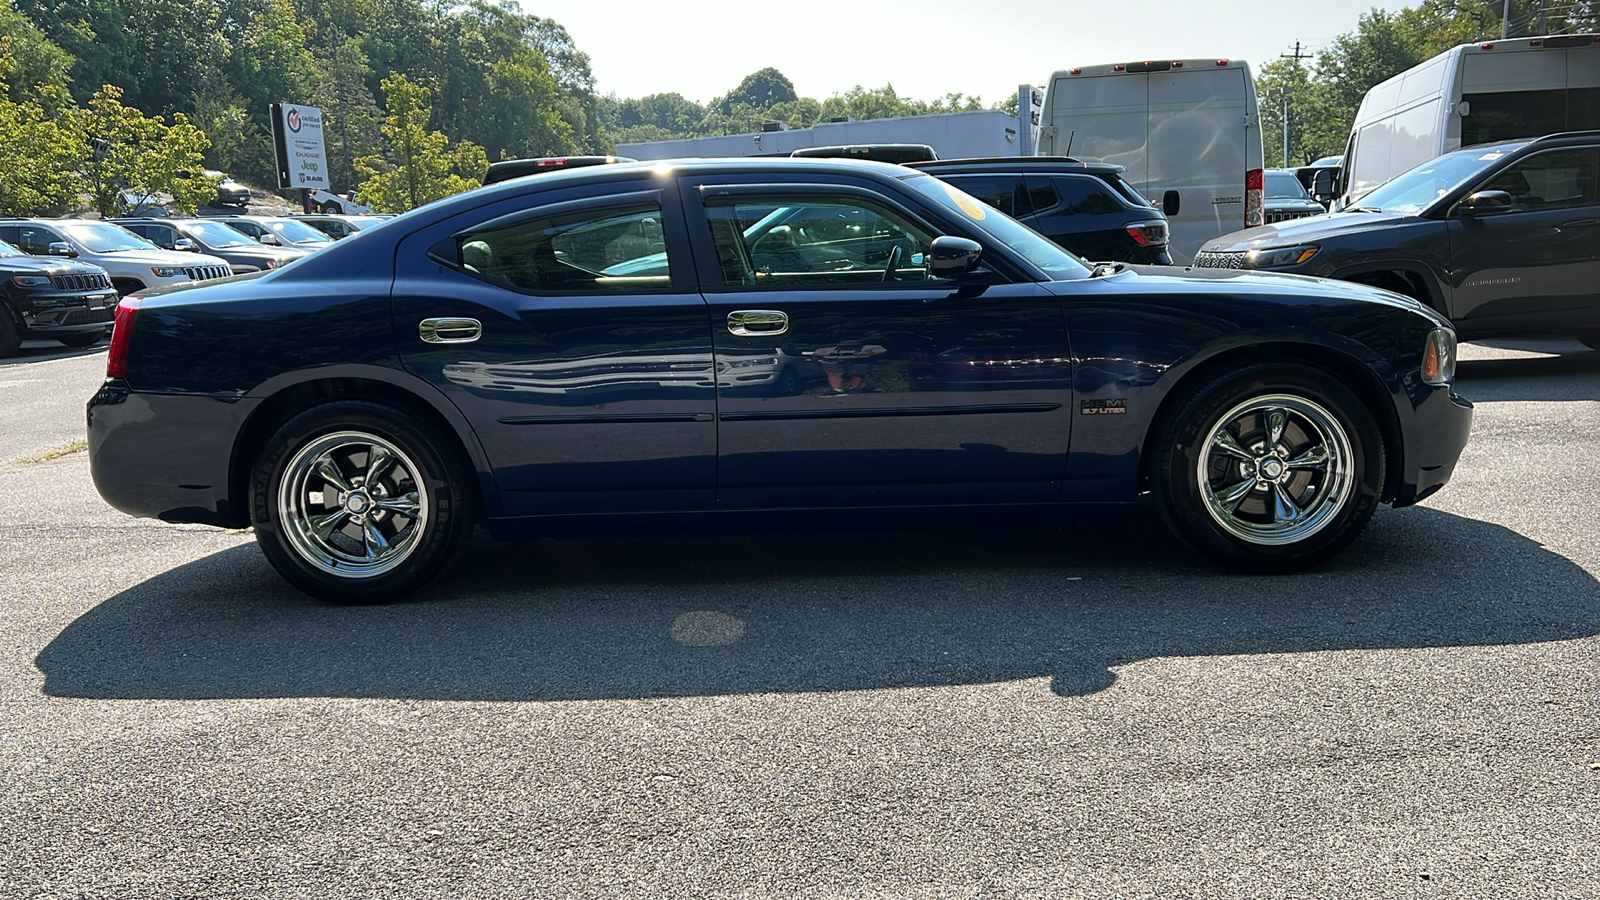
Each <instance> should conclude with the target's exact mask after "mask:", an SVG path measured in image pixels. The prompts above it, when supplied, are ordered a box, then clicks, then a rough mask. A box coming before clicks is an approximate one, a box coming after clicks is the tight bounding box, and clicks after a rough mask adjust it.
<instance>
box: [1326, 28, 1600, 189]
mask: <svg viewBox="0 0 1600 900" xmlns="http://www.w3.org/2000/svg"><path fill="white" fill-rule="evenodd" d="M1595 128H1600V43H1596V36H1595V35H1592V34H1568V35H1560V36H1554V37H1533V38H1511V39H1509V40H1504V41H1484V42H1482V43H1478V44H1463V45H1461V46H1459V47H1452V48H1451V49H1449V50H1446V51H1445V52H1443V53H1441V54H1439V55H1438V56H1435V57H1434V58H1432V59H1430V60H1428V61H1427V62H1424V63H1420V64H1418V65H1416V66H1414V67H1412V68H1410V69H1407V70H1406V71H1404V72H1401V73H1400V74H1399V75H1396V76H1394V77H1393V78H1391V79H1389V80H1388V81H1385V82H1382V83H1381V84H1377V85H1374V86H1373V87H1372V89H1371V90H1369V91H1367V95H1366V97H1364V98H1362V100H1361V108H1360V109H1359V110H1357V111H1356V118H1355V122H1354V124H1353V125H1352V126H1351V129H1350V141H1349V143H1348V144H1347V146H1346V149H1345V154H1344V166H1345V189H1344V193H1343V197H1342V198H1341V201H1340V202H1341V205H1349V204H1351V203H1353V202H1354V201H1356V200H1358V199H1359V198H1360V197H1361V195H1362V194H1365V193H1367V192H1368V191H1370V190H1372V189H1373V188H1375V187H1377V186H1378V185H1380V184H1383V183H1384V182H1385V181H1388V180H1389V179H1391V178H1393V177H1394V176H1396V175H1399V174H1400V173H1401V172H1405V171H1408V170H1410V169H1413V168H1415V167H1416V166H1419V165H1421V164H1423V163H1425V162H1427V161H1428V160H1430V159H1433V158H1434V157H1436V156H1439V155H1440V154H1443V153H1449V152H1450V151H1451V150H1457V149H1460V148H1461V147H1470V146H1472V145H1473V144H1484V143H1488V142H1490V141H1500V140H1507V139H1510V138H1532V137H1541V136H1543V135H1547V134H1556V133H1558V132H1563V131H1587V130H1590V129H1595Z"/></svg>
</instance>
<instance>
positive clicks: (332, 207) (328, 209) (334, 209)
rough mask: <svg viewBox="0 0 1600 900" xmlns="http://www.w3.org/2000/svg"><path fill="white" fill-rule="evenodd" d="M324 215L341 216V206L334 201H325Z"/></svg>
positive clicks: (323, 205) (323, 206) (323, 204)
mask: <svg viewBox="0 0 1600 900" xmlns="http://www.w3.org/2000/svg"><path fill="white" fill-rule="evenodd" d="M322 214H323V215H325V216H335V215H338V214H339V204H337V203H335V202H333V201H332V200H324V201H323V202H322Z"/></svg>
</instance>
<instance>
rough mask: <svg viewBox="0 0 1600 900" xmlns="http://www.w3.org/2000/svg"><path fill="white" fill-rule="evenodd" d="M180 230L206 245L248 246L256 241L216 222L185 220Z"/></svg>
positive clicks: (217, 247)
mask: <svg viewBox="0 0 1600 900" xmlns="http://www.w3.org/2000/svg"><path fill="white" fill-rule="evenodd" d="M180 230H181V231H182V232H183V233H184V234H186V235H188V236H189V237H192V238H194V239H195V240H197V241H199V242H200V243H202V244H205V245H206V246H207V247H214V248H216V249H219V250H220V249H222V248H224V247H249V246H253V245H254V244H255V243H256V242H255V241H252V240H250V239H249V238H247V237H245V236H244V235H243V234H240V233H239V232H237V231H235V230H233V229H232V228H229V227H228V226H226V225H220V224H218V223H216V222H185V223H184V224H183V225H182V226H181V228H180Z"/></svg>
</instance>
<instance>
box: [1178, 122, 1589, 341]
mask: <svg viewBox="0 0 1600 900" xmlns="http://www.w3.org/2000/svg"><path fill="white" fill-rule="evenodd" d="M1194 265H1195V266H1196V267H1201V268H1205V267H1210V268H1228V269H1262V270H1267V271H1272V272H1293V273H1296V274H1300V275H1320V276H1323V277H1327V278H1342V279H1344V280H1346V281H1356V282H1361V283H1363V284H1371V285H1377V286H1378V287H1383V288H1388V289H1389V290H1392V291H1396V292H1398V293H1402V294H1406V295H1409V296H1411V297H1415V298H1416V299H1418V300H1421V301H1422V302H1424V303H1426V304H1428V305H1429V306H1431V307H1433V308H1434V309H1436V310H1438V311H1439V312H1441V313H1443V314H1444V315H1446V316H1448V317H1449V318H1450V320H1451V321H1452V322H1454V323H1455V327H1456V330H1457V332H1458V333H1459V335H1460V337H1461V338H1462V339H1463V340H1469V341H1470V340H1476V339H1479V338H1488V337H1500V336H1517V335H1526V336H1554V337H1575V338H1577V339H1579V340H1581V341H1583V342H1584V343H1585V344H1588V345H1589V346H1591V347H1595V348H1597V349H1600V132H1597V131H1590V132H1578V133H1572V134H1557V135H1551V136H1549V137H1543V138H1538V139H1522V140H1514V141H1500V142H1498V143H1493V144H1482V145H1479V146H1476V147H1467V148H1464V149H1461V150H1455V151H1452V152H1450V153H1446V154H1444V155H1443V156H1439V157H1436V158H1434V159H1431V160H1429V161H1428V162H1425V163H1423V164H1422V165H1420V166H1418V167H1416V168H1415V169H1412V170H1411V171H1409V172H1406V173H1404V174H1402V175H1398V176H1396V177H1395V178H1393V179H1392V180H1390V181H1388V182H1386V183H1384V184H1382V185H1380V186H1378V187H1377V188H1375V189H1373V190H1372V191H1371V192H1370V193H1368V194H1366V195H1365V196H1363V197H1361V198H1359V199H1357V200H1356V201H1355V202H1354V203H1352V204H1351V205H1350V207H1348V208H1346V209H1344V210H1341V211H1339V212H1336V213H1332V214H1329V215H1326V216H1317V217H1315V218H1309V219H1296V220H1292V221H1288V222H1281V223H1278V224H1276V225H1265V226H1262V227H1259V228H1250V229H1246V230H1244V231H1240V232H1237V233H1235V234H1229V235H1224V236H1223V237H1220V238H1217V239H1216V240H1213V241H1207V242H1206V244H1205V245H1204V246H1203V247H1202V248H1201V252H1200V253H1198V254H1196V255H1195V258H1194Z"/></svg>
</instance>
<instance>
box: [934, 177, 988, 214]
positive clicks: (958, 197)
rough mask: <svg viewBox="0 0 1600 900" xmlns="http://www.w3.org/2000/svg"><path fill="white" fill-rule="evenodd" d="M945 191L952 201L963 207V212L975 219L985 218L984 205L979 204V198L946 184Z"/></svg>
mask: <svg viewBox="0 0 1600 900" xmlns="http://www.w3.org/2000/svg"><path fill="white" fill-rule="evenodd" d="M944 190H945V193H947V194H949V195H950V199H951V200H954V201H955V204H956V205H957V206H959V207H961V211H962V212H964V213H966V214H967V215H969V216H971V217H972V218H973V219H982V218H983V216H984V212H983V204H982V203H979V202H978V200H977V198H975V197H972V196H971V195H969V194H967V193H965V192H963V191H962V190H961V189H960V188H958V187H956V186H955V185H953V184H946V185H945V186H944Z"/></svg>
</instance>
